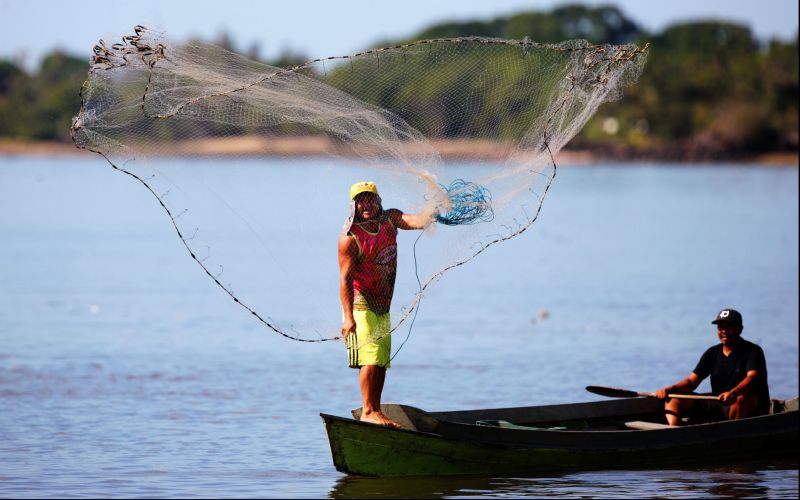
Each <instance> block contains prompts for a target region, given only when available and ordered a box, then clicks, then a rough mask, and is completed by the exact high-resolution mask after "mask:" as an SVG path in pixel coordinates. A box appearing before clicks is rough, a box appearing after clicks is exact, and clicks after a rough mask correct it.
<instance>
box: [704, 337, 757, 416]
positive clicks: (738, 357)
mask: <svg viewBox="0 0 800 500" xmlns="http://www.w3.org/2000/svg"><path fill="white" fill-rule="evenodd" d="M750 370H757V371H758V377H757V378H756V380H755V381H754V383H755V388H754V390H755V394H756V396H757V397H758V413H759V414H764V413H769V387H768V386H767V361H766V359H765V358H764V351H762V350H761V348H760V347H759V346H757V345H755V344H754V343H752V342H748V341H747V340H745V339H742V338H740V339H739V343H738V344H737V345H736V349H734V350H733V352H731V353H730V355H729V356H725V355H724V354H723V353H722V344H717V345H715V346H713V347H709V348H708V350H707V351H706V352H705V353H703V356H702V357H701V358H700V361H699V362H698V363H697V367H695V369H694V374H695V375H697V376H698V378H700V380H701V381H702V380H703V379H705V378H706V377H708V376H709V375H711V392H712V393H713V394H714V395H715V396H718V395H720V394H722V393H723V392H726V391H729V390H731V389H733V388H734V387H736V386H737V385H738V384H739V382H741V381H742V380H744V378H745V377H746V376H747V372H749V371H750Z"/></svg>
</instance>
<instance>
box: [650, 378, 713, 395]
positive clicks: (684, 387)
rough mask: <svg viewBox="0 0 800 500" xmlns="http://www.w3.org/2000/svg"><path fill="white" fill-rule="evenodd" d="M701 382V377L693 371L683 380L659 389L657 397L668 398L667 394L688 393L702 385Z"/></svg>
mask: <svg viewBox="0 0 800 500" xmlns="http://www.w3.org/2000/svg"><path fill="white" fill-rule="evenodd" d="M700 382H702V380H700V377H698V376H697V374H696V373H694V372H692V373H690V374H689V376H688V377H686V378H685V379H683V380H681V381H680V382H678V383H677V384H673V385H670V386H667V387H664V388H663V389H659V390H657V391H656V397H657V398H658V399H666V398H667V394H686V393H689V392H692V391H693V390H695V389H697V386H698V385H700Z"/></svg>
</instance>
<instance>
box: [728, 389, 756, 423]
mask: <svg viewBox="0 0 800 500" xmlns="http://www.w3.org/2000/svg"><path fill="white" fill-rule="evenodd" d="M756 408H758V398H757V397H756V396H755V395H754V394H740V395H739V396H737V397H736V401H734V403H733V404H732V405H731V406H730V408H729V409H728V418H730V419H731V420H738V419H740V418H745V417H752V416H753V415H755V413H756Z"/></svg>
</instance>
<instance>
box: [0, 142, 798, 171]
mask: <svg viewBox="0 0 800 500" xmlns="http://www.w3.org/2000/svg"><path fill="white" fill-rule="evenodd" d="M433 145H434V147H435V148H436V149H437V151H439V153H440V154H441V155H442V157H443V158H444V159H452V158H462V159H463V158H472V159H475V160H478V161H492V160H497V159H501V158H503V157H504V156H505V146H504V145H503V144H500V143H496V142H493V141H486V140H465V139H458V140H439V141H433ZM328 151H330V143H329V142H328V141H327V140H326V139H324V138H315V137H310V138H309V137H304V138H299V137H298V138H292V137H284V138H280V139H270V140H267V139H263V138H255V137H242V138H235V139H231V138H226V139H214V138H210V139H202V140H195V141H186V142H184V143H176V144H175V146H174V147H171V148H160V150H159V155H162V156H204V157H231V156H252V157H274V156H287V157H292V156H327V154H328V153H327V152H328ZM84 154H87V152H86V151H83V150H81V149H78V148H76V147H75V146H74V145H72V143H65V142H58V141H22V140H14V139H7V138H4V139H0V156H75V155H84ZM607 161H619V162H634V161H635V162H645V163H678V164H680V163H697V164H712V163H750V164H757V165H762V166H785V167H797V166H798V164H799V163H800V155H799V154H798V152H789V151H777V152H772V153H761V154H754V155H746V156H740V157H737V158H722V159H720V160H714V161H709V160H699V159H687V160H676V159H674V158H660V157H658V156H655V155H641V154H637V155H630V156H626V155H620V154H613V153H612V154H608V152H607V151H594V150H574V149H565V150H562V151H560V152H559V153H558V155H556V162H558V163H562V164H569V165H590V164H594V163H601V162H607Z"/></svg>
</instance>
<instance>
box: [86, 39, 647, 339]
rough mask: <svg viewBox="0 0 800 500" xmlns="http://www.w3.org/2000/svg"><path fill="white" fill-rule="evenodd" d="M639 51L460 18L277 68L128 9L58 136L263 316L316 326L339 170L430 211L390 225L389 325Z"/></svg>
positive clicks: (340, 194) (545, 166)
mask: <svg viewBox="0 0 800 500" xmlns="http://www.w3.org/2000/svg"><path fill="white" fill-rule="evenodd" d="M645 59H646V47H645V49H640V48H638V47H636V46H633V45H624V46H608V45H605V46H597V45H591V44H589V43H587V42H585V41H582V40H572V41H567V42H563V43H558V44H540V43H535V42H530V41H527V40H524V41H512V40H501V39H491V38H480V37H469V38H456V39H437V40H422V41H418V42H413V43H409V44H404V45H397V46H392V47H384V48H380V49H374V50H368V51H365V52H361V53H358V54H353V55H349V56H341V57H339V56H336V57H328V58H323V59H317V60H314V61H310V62H308V63H305V64H302V65H300V66H297V67H293V68H278V67H273V66H269V65H266V64H263V63H261V62H256V61H252V60H248V59H246V58H244V57H242V56H240V55H237V54H234V53H231V52H229V51H226V50H224V49H222V48H220V47H216V46H214V45H209V44H206V43H201V42H187V43H174V42H172V41H170V40H168V39H167V38H166V37H165V36H164V35H163V34H161V33H157V32H153V31H150V30H148V29H146V28H144V27H141V26H137V27H136V28H135V30H134V34H132V35H129V36H125V37H123V38H122V41H121V42H120V43H116V44H113V45H107V44H106V43H104V42H102V41H101V42H99V43H98V44H97V45H96V46H95V48H94V55H93V58H92V60H91V68H90V72H89V76H88V79H87V81H86V83H85V84H84V86H83V88H82V92H81V101H82V104H81V109H80V112H79V113H78V115H77V116H76V117H75V118H74V120H73V126H72V137H73V140H74V142H75V144H76V145H77V146H78V147H80V148H84V149H87V150H90V151H94V152H96V153H99V154H101V155H102V156H104V157H105V158H106V159H107V160H108V162H109V163H110V164H111V165H112V166H113V167H114V168H116V169H118V170H120V171H121V172H123V173H125V174H127V175H129V176H131V177H133V178H135V179H136V180H137V181H138V182H140V183H141V184H142V185H143V186H144V187H145V188H146V189H147V190H149V192H150V193H151V194H152V195H153V196H154V197H155V199H156V200H157V202H158V203H159V204H160V206H161V207H162V208H163V210H164V211H165V213H166V214H167V215H168V216H169V218H170V221H171V223H172V226H173V228H174V230H175V231H176V233H177V235H178V237H179V238H180V241H181V242H182V243H183V245H184V246H185V247H186V250H188V252H189V255H190V256H191V258H192V259H194V261H195V262H196V263H197V264H198V265H199V266H200V267H201V268H202V270H203V271H204V272H205V273H206V274H207V275H208V277H209V278H210V279H211V280H212V281H213V282H214V283H215V284H216V285H217V286H219V287H220V288H221V289H222V290H224V292H225V293H226V294H227V295H229V296H230V297H231V298H232V299H233V300H234V301H236V302H237V303H238V304H239V305H241V306H242V307H243V308H245V309H246V310H247V311H248V312H249V313H250V314H252V315H253V316H254V317H255V318H256V319H257V320H258V321H260V322H261V323H263V325H265V326H266V327H268V328H270V329H271V330H273V331H275V332H277V333H279V334H281V335H284V336H285V337H288V338H292V339H295V340H301V341H315V342H316V341H323V340H332V339H335V338H338V337H339V329H340V325H341V322H340V321H341V306H340V302H339V286H340V276H339V270H338V267H337V261H336V247H335V246H334V245H335V243H336V241H337V238H338V237H339V233H340V231H341V227H342V225H341V221H342V219H347V218H348V202H349V199H348V189H349V186H350V185H351V184H352V183H354V182H357V181H361V180H370V181H375V182H376V183H377V185H378V187H379V190H380V195H381V197H382V201H383V207H384V208H390V207H397V208H398V209H400V210H402V211H403V212H405V213H412V214H418V215H419V216H421V217H422V218H424V219H426V220H428V219H429V220H432V221H438V223H432V224H430V225H427V227H426V229H425V230H424V234H423V235H422V236H421V237H420V240H419V242H418V245H417V244H415V245H412V244H411V240H410V239H409V236H407V235H406V234H404V233H406V232H405V231H399V233H400V234H398V236H397V237H398V248H399V250H398V251H399V261H398V262H399V263H398V267H397V271H396V272H397V280H396V289H395V292H394V298H393V300H392V319H393V323H392V330H394V329H396V328H397V327H398V326H400V325H401V324H402V323H403V322H404V321H405V320H406V319H407V318H408V317H409V316H410V315H411V314H412V313H413V312H414V311H415V310H416V308H417V307H418V305H419V303H420V301H421V300H422V298H423V296H424V295H425V293H426V291H427V289H428V288H429V287H430V285H431V284H433V283H435V282H437V281H438V280H439V279H440V278H441V277H442V276H443V275H444V274H445V273H446V272H447V271H448V270H450V269H453V268H455V267H458V266H461V265H463V264H465V263H467V262H469V261H470V260H471V259H473V258H474V257H476V256H477V255H479V254H481V253H482V252H483V251H485V250H486V249H487V248H489V247H491V246H492V245H494V244H497V243H499V242H502V241H506V240H509V239H511V238H513V237H515V236H517V235H519V234H521V233H523V232H524V231H525V230H526V229H528V228H529V227H530V226H531V225H532V224H533V223H534V222H535V221H536V219H537V217H538V216H539V213H540V210H541V208H542V204H543V202H544V199H545V196H546V194H547V192H548V189H549V187H550V185H551V183H552V182H553V179H554V176H555V173H556V163H555V159H554V156H555V154H556V153H557V152H558V151H559V150H560V149H561V148H562V147H563V146H564V145H565V144H566V143H567V141H569V140H570V138H572V137H573V136H574V135H575V134H576V133H577V132H578V131H579V130H580V129H581V127H582V126H583V125H584V124H585V123H586V122H587V120H588V119H589V118H590V117H591V116H592V114H593V113H594V112H595V111H596V110H597V108H598V107H599V106H600V105H601V104H602V103H604V102H606V101H609V100H614V99H618V98H619V97H620V96H621V92H622V88H623V87H624V86H625V85H628V84H631V83H633V82H635V81H636V79H637V78H638V76H639V74H640V73H641V70H642V67H643V65H644V62H645ZM222 157H224V158H225V161H224V162H223V161H222V160H221V159H220V158H222ZM478 160H480V161H478ZM231 165H233V166H231ZM350 215H352V214H350ZM350 223H351V221H347V224H346V225H349V224H350ZM408 233H409V234H411V232H410V231H409V232H408ZM413 236H414V237H416V236H417V235H413ZM412 246H413V247H414V248H413V251H414V254H413V255H411V254H410V252H411V251H412V250H411V249H412ZM417 278H419V280H417Z"/></svg>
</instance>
